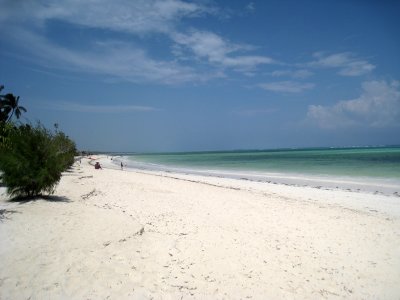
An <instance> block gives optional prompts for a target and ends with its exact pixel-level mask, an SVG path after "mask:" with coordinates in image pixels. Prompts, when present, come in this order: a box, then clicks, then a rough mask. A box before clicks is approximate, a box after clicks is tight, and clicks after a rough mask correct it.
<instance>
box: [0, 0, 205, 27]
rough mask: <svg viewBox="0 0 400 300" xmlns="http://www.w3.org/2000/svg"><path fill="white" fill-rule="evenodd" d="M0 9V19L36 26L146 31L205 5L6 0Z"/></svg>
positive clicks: (158, 0)
mask: <svg viewBox="0 0 400 300" xmlns="http://www.w3.org/2000/svg"><path fill="white" fill-rule="evenodd" d="M1 11H2V13H0V20H2V19H3V20H4V19H7V20H8V21H14V20H15V19H17V20H20V21H26V20H29V21H31V22H35V23H37V24H39V25H40V24H44V23H45V22H46V21H48V20H62V21H65V22H69V23H71V24H76V25H81V26H85V27H91V28H103V29H109V30H115V31H125V32H133V33H148V32H165V31H168V30H170V29H171V28H172V27H173V25H174V23H175V22H177V21H178V20H179V19H181V18H183V17H193V16H196V15H199V14H201V13H205V12H206V11H207V8H206V7H204V6H200V5H198V4H195V3H188V2H184V1H180V0H135V1H131V0H113V1H108V0H90V1H81V0H63V1H59V0H36V1H12V0H8V1H5V4H3V7H2V10H1Z"/></svg>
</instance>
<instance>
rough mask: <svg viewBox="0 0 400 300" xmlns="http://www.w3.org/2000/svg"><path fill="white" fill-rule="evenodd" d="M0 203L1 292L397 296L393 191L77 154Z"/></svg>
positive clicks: (399, 267)
mask: <svg viewBox="0 0 400 300" xmlns="http://www.w3.org/2000/svg"><path fill="white" fill-rule="evenodd" d="M99 159H100V162H101V163H102V165H103V166H110V167H112V164H111V163H110V162H109V159H108V158H106V157H99ZM0 209H1V215H0V216H1V221H0V240H1V248H0V299H321V298H324V299H337V298H351V299H399V298H400V284H399V283H400V198H399V197H397V196H395V195H391V196H389V195H374V194H372V193H363V192H350V191H346V190H324V189H317V188H312V187H296V186H288V185H282V184H268V183H261V182H253V181H245V180H237V179H227V178H216V177H204V176H197V175H183V174H174V173H166V172H150V171H145V172H144V171H125V170H124V171H121V170H118V169H111V168H103V169H102V170H95V169H94V168H93V166H92V165H90V164H89V159H86V158H85V159H82V163H81V164H79V163H76V164H75V165H74V167H73V169H72V170H71V171H70V172H66V173H64V174H63V177H62V179H61V181H60V184H59V185H58V187H57V190H56V192H55V194H54V195H53V196H50V197H46V198H43V199H36V200H34V201H28V202H24V201H10V200H9V199H8V197H7V196H6V194H5V188H4V187H2V188H0Z"/></svg>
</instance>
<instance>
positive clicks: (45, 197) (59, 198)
mask: <svg viewBox="0 0 400 300" xmlns="http://www.w3.org/2000/svg"><path fill="white" fill-rule="evenodd" d="M37 200H45V201H48V202H64V203H65V202H71V200H70V199H68V198H67V197H65V196H55V195H40V196H36V197H27V196H26V197H14V198H12V199H10V200H8V202H14V203H15V202H17V203H19V204H24V203H28V202H32V201H37Z"/></svg>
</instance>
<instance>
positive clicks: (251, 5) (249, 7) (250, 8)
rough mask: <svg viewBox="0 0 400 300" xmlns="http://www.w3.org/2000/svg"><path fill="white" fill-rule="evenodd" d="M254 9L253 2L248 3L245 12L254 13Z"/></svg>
mask: <svg viewBox="0 0 400 300" xmlns="http://www.w3.org/2000/svg"><path fill="white" fill-rule="evenodd" d="M255 9H256V7H255V5H254V2H250V3H249V4H247V5H246V10H247V11H254V10H255Z"/></svg>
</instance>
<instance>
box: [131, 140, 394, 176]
mask: <svg viewBox="0 0 400 300" xmlns="http://www.w3.org/2000/svg"><path fill="white" fill-rule="evenodd" d="M128 158H129V162H131V163H140V164H142V166H146V165H147V166H148V167H153V168H157V167H159V168H165V169H168V168H184V169H195V170H202V171H206V170H212V171H215V170H220V171H242V172H243V171H244V172H246V171H250V172H258V173H260V172H261V173H285V174H304V175H317V176H320V175H328V176H329V175H333V176H349V177H373V178H396V179H400V147H371V148H317V149H316V148H314V149H282V150H252V151H218V152H181V153H157V154H135V155H131V156H129V157H128Z"/></svg>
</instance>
